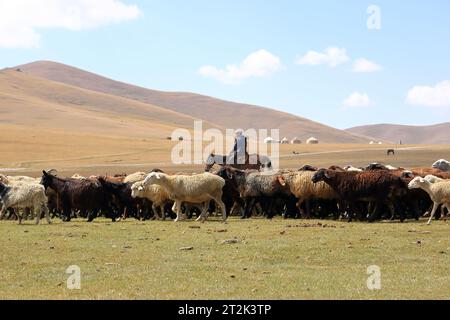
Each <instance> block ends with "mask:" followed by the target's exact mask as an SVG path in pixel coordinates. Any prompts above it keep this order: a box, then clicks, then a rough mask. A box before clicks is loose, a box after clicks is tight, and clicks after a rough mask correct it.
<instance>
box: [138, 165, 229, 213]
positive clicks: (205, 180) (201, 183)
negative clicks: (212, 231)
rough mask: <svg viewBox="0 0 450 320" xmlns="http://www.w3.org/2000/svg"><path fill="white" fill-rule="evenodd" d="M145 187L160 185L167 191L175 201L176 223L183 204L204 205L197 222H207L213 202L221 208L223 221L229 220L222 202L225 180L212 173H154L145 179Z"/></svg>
mask: <svg viewBox="0 0 450 320" xmlns="http://www.w3.org/2000/svg"><path fill="white" fill-rule="evenodd" d="M144 185H145V186H150V185H159V186H161V187H163V188H164V189H165V191H166V192H167V193H168V194H169V197H170V199H172V200H173V201H175V204H174V210H173V211H174V212H175V213H176V214H177V219H176V220H175V222H176V221H179V220H180V219H181V217H182V210H181V206H182V204H183V202H188V203H196V204H204V206H203V210H202V213H201V215H200V217H199V218H198V219H197V221H200V220H201V221H206V219H207V218H208V216H207V211H208V204H209V203H210V201H211V200H213V201H215V202H216V203H217V204H218V206H219V207H220V208H221V211H222V218H223V221H226V219H227V211H226V208H225V204H224V203H223V201H222V195H223V188H224V186H225V180H224V179H222V178H221V177H219V176H216V175H214V174H212V173H209V172H206V173H203V174H199V175H195V176H185V175H175V176H169V175H167V174H164V173H157V172H153V173H151V174H149V175H148V176H147V178H145V181H144Z"/></svg>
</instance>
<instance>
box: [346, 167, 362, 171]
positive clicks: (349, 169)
mask: <svg viewBox="0 0 450 320" xmlns="http://www.w3.org/2000/svg"><path fill="white" fill-rule="evenodd" d="M344 170H345V171H348V172H363V170H362V169H359V168H355V167H354V166H346V167H345V168H344Z"/></svg>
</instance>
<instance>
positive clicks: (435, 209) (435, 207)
mask: <svg viewBox="0 0 450 320" xmlns="http://www.w3.org/2000/svg"><path fill="white" fill-rule="evenodd" d="M438 208H439V203H436V202H435V203H434V205H433V211H431V217H430V220H428V225H430V224H431V222H432V221H433V218H434V215H435V214H436V211H437V209H438Z"/></svg>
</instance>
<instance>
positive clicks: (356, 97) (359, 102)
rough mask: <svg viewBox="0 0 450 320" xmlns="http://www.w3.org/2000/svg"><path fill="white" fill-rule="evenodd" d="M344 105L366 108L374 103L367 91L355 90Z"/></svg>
mask: <svg viewBox="0 0 450 320" xmlns="http://www.w3.org/2000/svg"><path fill="white" fill-rule="evenodd" d="M342 105H343V106H344V107H345V108H364V107H370V106H371V105H373V103H372V102H371V101H370V98H369V96H368V95H367V93H359V92H353V93H352V94H351V95H350V96H349V97H348V98H347V99H346V100H344V102H343V103H342Z"/></svg>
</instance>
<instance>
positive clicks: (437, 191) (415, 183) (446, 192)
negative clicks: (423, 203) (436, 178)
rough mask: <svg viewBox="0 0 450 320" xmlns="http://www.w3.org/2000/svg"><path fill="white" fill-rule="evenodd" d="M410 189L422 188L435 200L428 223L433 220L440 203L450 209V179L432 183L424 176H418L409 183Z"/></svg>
mask: <svg viewBox="0 0 450 320" xmlns="http://www.w3.org/2000/svg"><path fill="white" fill-rule="evenodd" d="M408 188H409V189H422V190H424V191H425V192H426V193H428V195H429V196H430V198H431V200H432V201H433V210H432V212H431V217H430V220H429V221H428V224H431V222H432V221H433V218H434V215H435V214H436V211H437V209H438V208H439V206H440V205H443V206H444V207H446V208H447V210H449V211H450V181H449V180H444V181H441V182H436V183H431V182H429V181H427V180H425V179H424V178H421V177H417V178H415V179H414V180H412V181H411V182H410V183H409V185H408Z"/></svg>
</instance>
